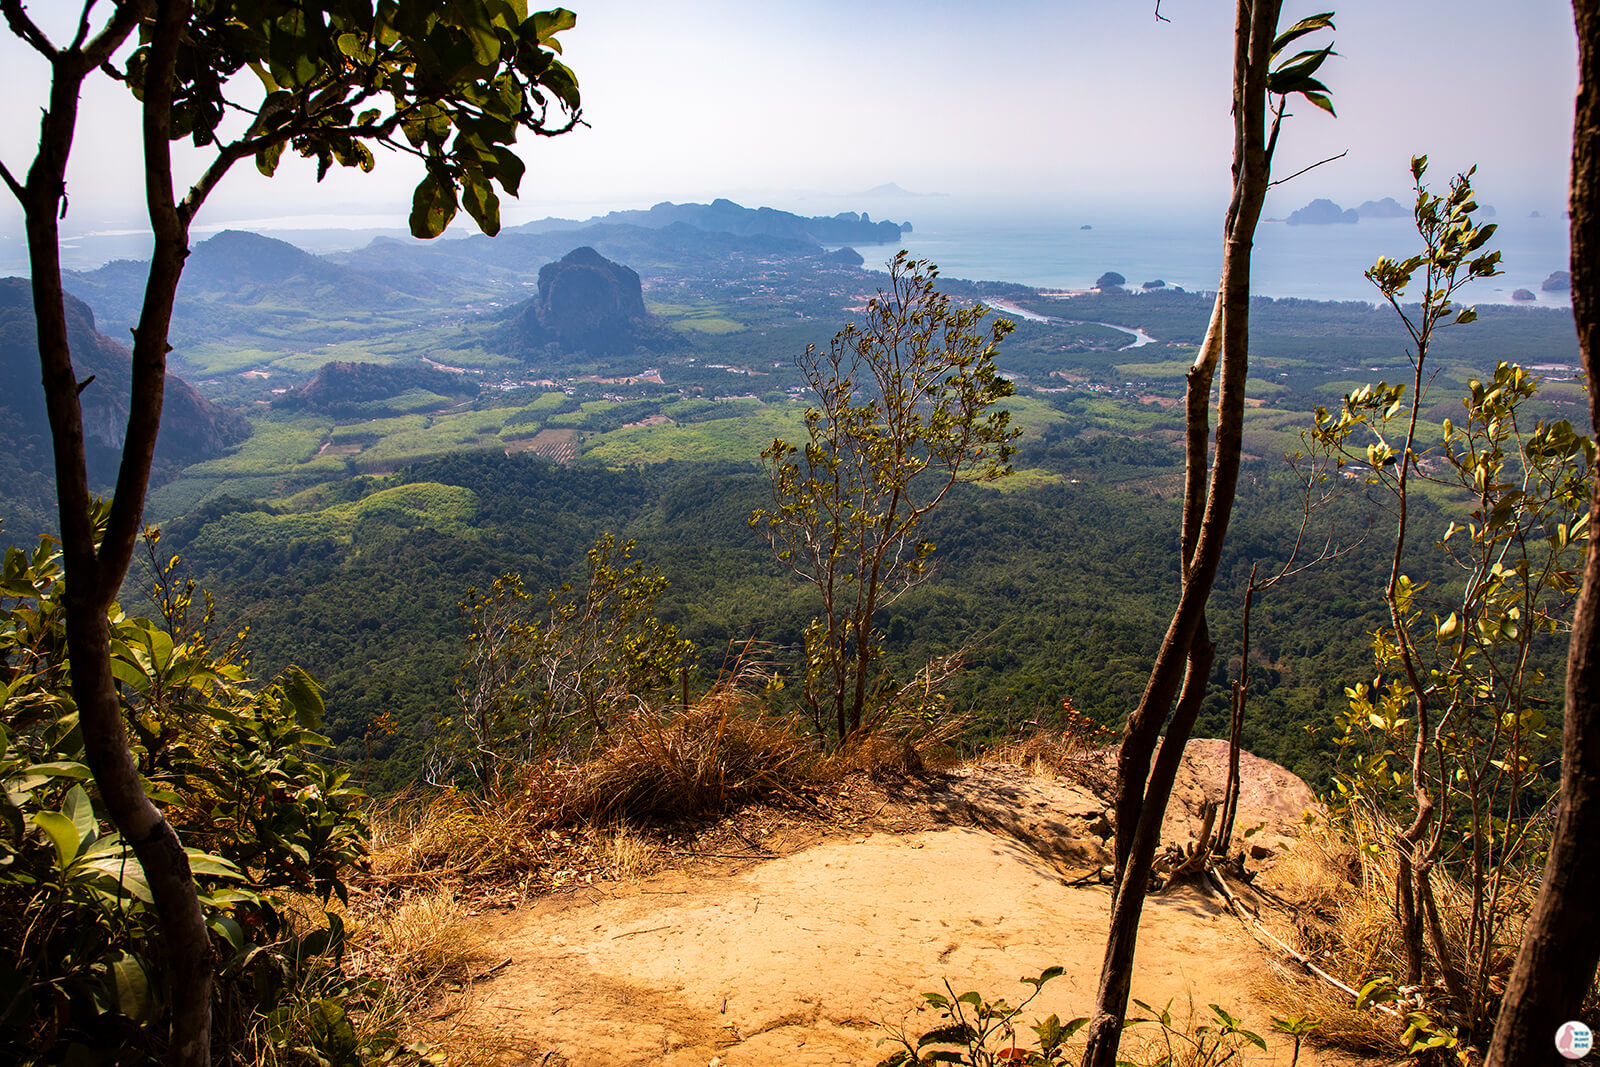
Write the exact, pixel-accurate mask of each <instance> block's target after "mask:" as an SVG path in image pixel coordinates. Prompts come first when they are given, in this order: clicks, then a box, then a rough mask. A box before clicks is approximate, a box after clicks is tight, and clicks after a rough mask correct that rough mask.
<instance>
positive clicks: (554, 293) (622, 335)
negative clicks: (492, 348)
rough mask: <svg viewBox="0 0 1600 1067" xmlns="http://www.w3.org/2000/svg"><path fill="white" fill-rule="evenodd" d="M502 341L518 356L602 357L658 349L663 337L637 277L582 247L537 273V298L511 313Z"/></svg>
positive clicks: (618, 264)
mask: <svg viewBox="0 0 1600 1067" xmlns="http://www.w3.org/2000/svg"><path fill="white" fill-rule="evenodd" d="M502 340H503V341H504V342H505V344H506V347H507V348H508V349H509V350H510V351H511V352H512V353H513V354H515V355H521V356H529V355H533V354H535V353H538V352H541V351H548V350H549V349H551V348H552V347H553V348H554V349H556V350H558V351H559V352H563V353H572V352H587V353H589V354H590V355H597V356H602V355H617V354H620V353H624V352H630V351H632V350H634V349H635V348H640V347H643V348H655V347H658V346H659V343H660V342H661V341H662V340H663V333H662V330H661V328H660V327H658V326H657V325H655V323H654V322H653V321H652V319H651V317H650V314H649V312H647V311H645V307H644V292H643V290H642V288H641V287H640V284H639V275H638V274H637V273H636V272H634V271H633V270H630V269H629V268H627V267H625V266H623V265H622V264H620V263H613V262H612V261H611V260H609V259H607V258H605V257H604V256H602V255H601V254H600V253H599V252H596V251H595V250H594V249H592V248H588V247H584V248H575V249H573V250H572V251H571V252H568V253H567V254H566V255H565V256H563V257H562V258H561V259H559V260H557V261H556V262H554V263H546V264H545V265H544V266H543V267H541V268H539V294H538V295H537V296H535V297H532V298H531V299H529V300H526V301H524V302H523V303H521V304H518V305H517V306H516V307H515V308H513V309H512V310H511V316H510V319H509V321H508V323H507V328H506V330H505V331H504V332H503V334H502Z"/></svg>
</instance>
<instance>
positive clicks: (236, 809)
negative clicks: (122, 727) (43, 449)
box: [0, 531, 409, 1064]
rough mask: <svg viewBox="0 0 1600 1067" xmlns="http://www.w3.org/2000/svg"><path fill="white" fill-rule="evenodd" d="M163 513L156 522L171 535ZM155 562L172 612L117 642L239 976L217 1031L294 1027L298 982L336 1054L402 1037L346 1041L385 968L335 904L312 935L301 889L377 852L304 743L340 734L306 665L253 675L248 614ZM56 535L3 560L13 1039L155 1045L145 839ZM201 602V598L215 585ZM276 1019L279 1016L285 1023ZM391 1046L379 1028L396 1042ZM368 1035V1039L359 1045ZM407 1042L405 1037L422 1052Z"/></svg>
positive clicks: (0, 665)
mask: <svg viewBox="0 0 1600 1067" xmlns="http://www.w3.org/2000/svg"><path fill="white" fill-rule="evenodd" d="M157 541H158V535H157V534H155V532H153V531H152V532H151V535H150V539H149V543H150V545H151V551H152V553H154V551H155V544H156V542H157ZM176 566H177V560H176V559H171V560H168V561H167V562H166V563H165V564H162V565H161V566H159V567H158V570H157V573H156V580H155V583H154V584H155V589H154V592H155V599H156V602H157V603H158V605H159V606H160V608H161V611H162V618H161V620H160V621H151V620H150V619H145V618H134V617H130V616H127V615H125V614H124V613H122V612H121V611H120V609H117V608H115V607H114V608H113V612H112V619H111V622H112V664H113V670H114V671H115V673H116V677H117V679H118V682H119V689H120V691H121V696H122V701H123V712H124V718H125V722H126V726H127V728H128V730H129V733H130V736H131V738H132V742H133V749H134V754H135V757H136V759H137V760H138V763H139V769H140V772H141V775H142V778H143V781H144V783H145V789H146V792H147V794H148V795H149V796H150V798H151V799H152V801H154V802H155V803H156V804H157V805H159V806H160V807H161V809H162V811H163V813H164V814H165V815H166V817H167V818H168V819H170V820H171V821H173V822H174V823H175V824H177V825H178V826H181V827H182V828H183V830H184V836H185V839H186V840H187V841H189V842H190V844H189V845H188V847H187V849H186V851H187V852H188V854H189V864H190V868H191V869H192V870H193V871H194V873H195V876H196V878H197V880H198V883H199V887H200V890H201V895H202V905H203V907H204V908H205V914H206V916H207V922H208V924H209V926H210V928H211V931H212V936H213V946H214V950H215V952H216V954H217V958H218V959H219V960H221V961H222V962H223V975H224V981H223V982H222V983H220V985H219V986H218V990H217V995H218V1001H217V1008H216V1012H217V1018H218V1021H219V1026H218V1031H217V1039H218V1041H219V1043H220V1047H227V1048H232V1049H240V1050H242V1049H244V1048H246V1047H248V1046H250V1045H251V1044H252V1043H256V1045H257V1047H259V1046H260V1043H261V1042H267V1043H269V1044H270V1043H271V1042H272V1041H275V1040H279V1039H280V1038H281V1039H282V1040H289V1039H290V1038H289V1037H288V1036H287V1035H288V1031H286V1030H285V1029H284V1027H283V1025H280V1023H281V1021H282V1020H283V1019H285V1018H287V1016H288V1015H290V1014H293V1013H295V1012H297V1011H300V1010H301V1009H300V1008H298V1007H296V1006H295V1004H296V1002H297V1000H296V998H299V999H300V1000H302V1001H303V1000H304V999H305V998H307V997H310V998H311V999H312V1000H317V1001H323V1002H325V1007H323V1008H321V1009H319V1011H320V1015H319V1018H320V1019H321V1020H322V1024H321V1026H322V1029H321V1031H320V1033H321V1038H318V1037H317V1036H316V1035H315V1034H313V1035H311V1036H310V1037H308V1036H307V1035H306V1034H305V1033H301V1032H299V1031H296V1034H295V1036H294V1037H293V1040H294V1041H296V1042H300V1043H302V1044H304V1043H306V1042H308V1041H310V1042H312V1043H317V1042H318V1041H320V1042H321V1044H320V1046H319V1048H320V1053H321V1054H322V1055H325V1056H329V1057H331V1058H332V1061H333V1062H339V1063H349V1064H356V1063H366V1062H375V1061H376V1059H377V1058H378V1057H379V1056H382V1055H396V1054H400V1053H403V1052H405V1046H404V1045H403V1043H401V1042H400V1040H399V1039H398V1038H397V1037H395V1036H394V1035H393V1034H392V1033H390V1034H389V1035H388V1036H387V1038H380V1039H377V1044H373V1041H374V1040H375V1039H374V1038H373V1037H372V1035H367V1036H366V1037H365V1038H364V1039H363V1040H365V1041H366V1042H367V1043H368V1046H369V1047H368V1048H367V1051H366V1053H365V1054H364V1055H363V1056H362V1057H357V1056H355V1055H354V1053H353V1052H352V1053H351V1054H349V1055H345V1056H344V1057H343V1058H342V1059H341V1058H339V1057H338V1056H337V1055H336V1054H335V1051H334V1050H335V1049H336V1047H342V1046H341V1043H342V1042H344V1040H345V1038H344V1035H345V1034H346V1032H347V1031H349V1032H351V1033H353V1031H350V1025H351V1024H350V1022H349V1017H350V1013H353V1012H358V1011H359V1010H360V1009H361V1007H362V1006H363V1005H364V1004H366V1003H368V1002H370V1001H371V999H372V998H373V997H375V996H381V994H382V990H381V989H379V988H377V987H374V986H372V985H371V984H370V983H362V982H357V981H354V980H351V979H349V978H347V977H345V976H344V974H343V973H342V972H341V969H340V966H339V960H340V954H341V953H342V951H343V934H342V928H341V927H340V926H339V924H338V922H337V920H336V919H330V920H329V925H328V926H327V927H325V928H324V929H323V930H322V931H321V932H320V933H316V932H313V933H308V934H305V935H302V934H301V933H300V932H299V931H298V930H297V928H296V927H295V926H294V924H293V923H291V922H290V921H289V918H288V916H287V914H286V913H285V911H284V897H283V894H284V893H285V891H289V890H294V891H304V892H308V893H315V894H317V895H318V896H319V897H321V898H322V899H323V900H326V899H327V898H328V897H329V896H330V895H331V896H338V897H340V898H341V899H343V898H344V896H345V893H346V889H345V879H346V878H347V877H348V876H349V873H350V871H351V870H352V869H353V867H354V866H355V865H357V864H358V863H360V862H362V861H363V857H364V855H365V834H366V830H365V822H364V819H363V816H362V814H361V807H360V804H361V794H360V793H359V792H358V791H357V790H355V789H353V788H352V787H351V786H350V785H349V783H348V776H347V775H346V774H345V773H344V772H342V771H336V770H334V769H332V768H330V767H328V766H326V765H324V764H321V763H318V762H317V761H315V760H314V759H312V758H310V756H309V749H310V748H314V747H317V746H322V745H326V744H327V740H326V738H324V737H322V736H321V735H320V734H319V733H318V732H317V729H318V725H319V720H320V718H321V713H322V702H321V698H320V696H319V695H318V692H317V687H316V685H315V683H314V682H312V681H311V679H310V678H309V677H308V676H306V675H305V674H304V673H303V672H301V671H298V670H289V671H286V672H284V674H282V675H281V676H279V678H277V679H276V680H275V681H273V682H272V683H270V684H267V685H257V684H255V683H253V682H252V681H251V680H250V678H249V677H248V675H247V673H246V671H245V669H244V666H243V658H242V638H243V635H242V634H239V635H233V636H229V637H227V638H226V639H225V640H224V639H222V638H219V637H218V636H217V635H216V634H215V633H214V632H213V618H212V612H211V608H210V604H209V601H208V600H204V599H203V598H202V599H197V597H196V593H195V589H194V586H193V584H192V583H187V582H184V583H180V582H178V581H177V580H176V576H175V573H174V568H175V567H176ZM64 593H65V581H64V578H63V574H62V570H61V565H60V556H59V552H58V550H57V549H56V548H55V547H54V546H53V545H52V544H51V543H50V542H48V541H46V542H41V544H40V545H39V547H38V548H37V549H36V550H35V551H34V552H33V553H31V554H28V553H24V552H22V551H21V550H20V549H16V548H12V549H10V550H9V551H8V552H7V553H6V556H5V559H4V564H3V569H0V620H3V622H0V698H3V700H0V781H3V782H4V794H3V796H0V929H3V930H4V931H5V935H4V937H3V938H0V943H3V944H4V946H5V948H4V949H3V950H0V1003H3V1005H4V1008H3V1011H0V1048H4V1049H6V1050H7V1058H8V1059H9V1058H11V1057H15V1059H16V1062H26V1063H56V1062H63V1061H72V1060H78V1059H82V1058H84V1057H91V1056H96V1055H107V1054H111V1053H112V1052H114V1051H115V1050H120V1053H118V1054H119V1055H120V1056H122V1057H123V1058H122V1059H119V1060H118V1062H132V1061H133V1060H134V1059H142V1058H152V1057H153V1058H157V1059H159V1058H160V1055H161V1045H160V1035H162V1034H163V1033H164V1032H165V1028H164V1026H161V1025H150V1024H159V1023H160V1022H161V1020H162V1019H163V1018H164V1017H165V1014H166V1012H167V1010H168V1007H169V1005H168V1002H167V999H166V994H165V986H164V981H165V976H164V972H163V967H162V958H161V954H160V952H159V951H158V950H157V947H156V945H157V943H156V926H155V915H154V908H153V901H152V897H151V894H150V890H149V888H148V885H147V884H146V881H145V878H144V874H143V871H142V869H141V867H140V865H139V862H138V860H136V859H135V858H134V857H133V854H132V852H131V851H130V850H129V849H128V848H127V847H126V846H125V844H124V843H123V841H122V839H121V837H120V835H118V834H117V833H116V832H115V831H114V830H112V829H110V828H109V827H108V824H107V820H106V817H105V814H104V812H103V811H102V810H101V801H100V799H99V796H98V791H97V790H96V789H95V787H94V785H93V783H92V780H91V776H90V774H89V770H88V767H87V766H86V765H85V764H84V762H83V737H82V733H81V731H80V730H79V728H78V724H77V710H76V707H75V705H74V704H73V701H72V697H71V695H70V691H69V688H68V683H69V679H70V666H69V664H68V662H67V659H66V652H65V641H64V635H63V621H62V611H63V609H62V598H63V596H64ZM202 605H203V606H202ZM275 1034H276V1035H278V1036H277V1037H275V1036H273V1035H275ZM379 1046H382V1047H379ZM353 1047H354V1046H352V1048H353ZM407 1054H408V1055H409V1053H407Z"/></svg>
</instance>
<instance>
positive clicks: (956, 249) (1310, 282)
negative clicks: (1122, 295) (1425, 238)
mask: <svg viewBox="0 0 1600 1067" xmlns="http://www.w3.org/2000/svg"><path fill="white" fill-rule="evenodd" d="M920 206H921V205H919V204H918V203H917V202H915V201H913V202H910V203H907V204H905V205H904V206H900V207H898V210H897V211H894V212H890V213H886V217H889V218H895V219H900V218H906V219H910V220H911V221H912V223H913V226H914V229H913V231H912V232H911V233H909V234H907V235H905V236H904V237H903V238H902V240H901V243H902V244H903V245H904V246H905V248H906V249H907V250H908V251H910V252H911V253H912V254H913V255H915V256H918V257H921V258H927V259H930V260H932V261H933V262H934V263H936V264H938V265H939V268H940V271H941V272H942V273H943V274H944V275H945V276H946V277H950V278H967V279H971V280H975V281H1008V282H1021V283H1023V284H1025V285H1032V286H1037V287H1040V288H1061V289H1084V288H1088V287H1090V286H1092V285H1093V284H1094V282H1095V280H1096V279H1097V278H1099V277H1100V275H1101V274H1103V273H1105V272H1106V271H1116V272H1117V273H1119V274H1121V275H1123V276H1124V277H1126V278H1127V280H1128V286H1129V287H1130V288H1137V287H1139V286H1140V285H1141V284H1142V283H1144V282H1147V281H1154V280H1157V279H1160V280H1162V281H1165V282H1166V283H1167V285H1169V286H1174V285H1180V286H1183V287H1184V288H1185V289H1190V290H1202V291H1211V290H1215V289H1216V287H1217V279H1218V275H1219V273H1220V271H1221V269H1222V238H1221V230H1222V224H1221V217H1220V214H1219V216H1218V218H1217V219H1216V220H1214V221H1208V220H1204V219H1192V218H1190V219H1175V220H1172V221H1167V222H1162V221H1152V220H1150V219H1132V220H1122V219H1116V218H1095V217H1092V216H1086V217H1083V218H1081V219H1077V218H1074V219H1061V220H1057V221H1054V222H1039V221H1035V220H1027V221H1022V220H1017V219H996V218H990V219H985V218H982V217H979V216H975V215H962V214H960V213H958V212H953V211H946V212H944V213H935V212H932V211H929V210H926V209H924V210H918V208H919V207H920ZM874 217H878V216H874ZM919 219H920V220H921V221H918V220H919ZM1493 221H1495V222H1496V223H1498V224H1499V230H1498V231H1497V233H1496V235H1495V238H1494V240H1493V242H1492V243H1491V245H1490V247H1491V248H1498V249H1499V250H1500V252H1501V259H1502V267H1503V270H1504V272H1505V273H1504V274H1502V275H1501V276H1499V277H1496V278H1491V279H1487V280H1484V281H1478V282H1474V283H1473V284H1471V285H1469V286H1467V287H1466V288H1465V289H1463V290H1462V291H1461V293H1460V294H1459V299H1460V300H1461V302H1463V303H1468V304H1473V303H1482V304H1494V303H1511V302H1512V300H1511V293H1512V291H1513V290H1515V289H1528V290H1530V291H1532V292H1534V293H1535V294H1537V297H1538V300H1537V304H1538V305H1539V306H1546V307H1550V306H1566V305H1567V304H1568V302H1569V301H1568V296H1567V294H1566V293H1565V292H1559V293H1546V292H1543V291H1541V290H1540V288H1539V286H1540V284H1541V283H1542V282H1543V281H1544V280H1545V279H1546V278H1547V277H1548V276H1549V275H1550V274H1551V272H1553V271H1557V270H1566V269H1568V264H1567V259H1568V247H1569V245H1568V235H1567V221H1566V220H1565V219H1563V218H1560V217H1552V218H1537V219H1530V218H1517V219H1510V218H1497V219H1495V220H1493ZM1084 225H1088V226H1091V227H1092V228H1091V229H1082V228H1080V227H1082V226H1084ZM1418 249H1419V240H1418V238H1417V235H1416V231H1415V229H1414V228H1413V227H1412V224H1411V221H1410V220H1409V219H1366V220H1364V221H1362V222H1359V223H1356V224H1354V225H1333V226H1289V225H1287V224H1285V223H1282V222H1262V223H1261V225H1260V227H1259V229H1258V231H1257V233H1256V243H1255V255H1254V257H1253V269H1252V286H1253V289H1254V291H1255V292H1256V293H1257V294H1258V295H1262V296H1271V297H1301V298H1304V299H1310V300H1365V301H1375V300H1377V299H1378V297H1377V291H1376V290H1375V289H1374V288H1373V287H1372V284H1371V283H1370V282H1368V281H1367V280H1366V278H1365V277H1364V276H1363V272H1364V271H1366V270H1367V268H1369V267H1371V266H1372V264H1373V262H1374V261H1375V260H1376V259H1377V258H1378V257H1379V256H1380V255H1387V256H1390V257H1392V258H1401V257H1404V256H1407V255H1411V254H1413V253H1414V252H1416V251H1417V250H1418ZM858 251H859V252H861V254H862V255H863V256H864V257H865V258H866V260H867V265H868V266H881V264H882V262H883V261H884V260H885V259H887V258H888V256H889V255H891V254H892V251H893V250H892V249H889V248H887V247H882V246H880V247H876V248H860V249H858Z"/></svg>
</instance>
